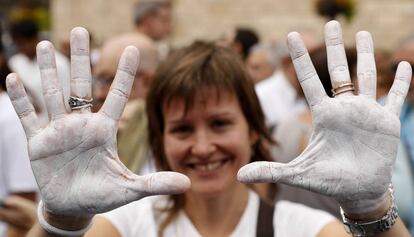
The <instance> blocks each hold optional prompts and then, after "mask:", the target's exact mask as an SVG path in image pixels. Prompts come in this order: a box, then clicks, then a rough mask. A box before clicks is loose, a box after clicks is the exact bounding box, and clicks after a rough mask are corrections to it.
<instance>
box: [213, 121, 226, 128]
mask: <svg viewBox="0 0 414 237" xmlns="http://www.w3.org/2000/svg"><path fill="white" fill-rule="evenodd" d="M228 125H230V121H227V120H214V121H212V122H211V126H212V127H213V128H224V127H226V126H228Z"/></svg>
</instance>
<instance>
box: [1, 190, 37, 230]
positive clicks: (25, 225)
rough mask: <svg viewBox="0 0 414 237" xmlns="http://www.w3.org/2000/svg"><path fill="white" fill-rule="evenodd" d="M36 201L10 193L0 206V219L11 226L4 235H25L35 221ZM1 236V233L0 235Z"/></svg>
mask: <svg viewBox="0 0 414 237" xmlns="http://www.w3.org/2000/svg"><path fill="white" fill-rule="evenodd" d="M36 207H37V202H35V201H33V200H30V199H27V198H23V197H21V196H18V195H10V196H8V197H7V198H6V199H5V200H4V201H3V205H2V207H0V220H3V221H4V222H6V223H8V225H9V226H10V227H11V230H9V233H8V234H6V236H4V237H12V236H13V237H25V236H26V235H27V233H28V232H29V230H30V229H31V228H32V227H33V225H34V224H35V223H36V222H37V215H36ZM2 236H3V235H2Z"/></svg>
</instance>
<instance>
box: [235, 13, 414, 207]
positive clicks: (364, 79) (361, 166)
mask: <svg viewBox="0 0 414 237" xmlns="http://www.w3.org/2000/svg"><path fill="white" fill-rule="evenodd" d="M325 42H326V47H327V54H328V68H329V72H330V76H331V82H332V85H333V88H339V89H336V91H337V92H340V91H341V90H342V89H344V90H345V92H343V93H339V94H337V95H336V96H335V98H329V97H328V96H327V95H326V94H325V91H324V89H323V87H322V84H321V82H320V80H319V78H318V75H317V74H316V71H315V69H314V67H313V65H312V62H311V59H310V57H309V54H308V52H307V50H306V48H305V46H304V44H303V42H302V40H301V38H300V36H299V34H298V33H296V32H293V33H290V34H289V36H288V47H289V51H290V54H291V57H292V60H293V63H294V65H295V70H296V73H297V75H298V79H299V81H300V83H301V86H302V89H303V91H304V93H305V96H306V99H307V101H308V103H309V106H310V108H311V111H312V116H313V132H312V136H311V140H310V142H309V145H308V146H307V148H306V149H305V151H304V152H303V153H302V154H301V155H299V156H298V157H297V158H296V159H295V160H293V161H291V162H290V163H288V164H281V163H277V162H257V163H252V164H248V165H246V166H245V167H243V168H242V169H240V171H239V174H238V178H239V180H240V181H242V182H247V183H251V182H281V183H285V184H288V185H292V186H297V187H301V188H304V189H308V190H311V191H314V192H318V193H320V194H324V195H328V196H332V197H333V198H335V199H336V200H337V201H338V202H339V203H340V205H341V206H342V208H344V210H345V211H346V212H347V213H369V212H371V211H374V210H377V209H378V208H380V207H383V206H386V205H388V201H389V200H388V199H389V197H388V192H387V190H388V186H389V184H390V182H391V173H392V169H393V165H394V161H395V158H396V153H397V148H398V142H399V136H400V122H399V118H398V115H399V112H400V109H401V106H402V103H403V101H404V99H405V96H406V94H407V91H408V88H409V84H410V80H411V67H410V64H408V63H406V62H402V63H400V65H399V67H398V70H397V74H396V77H395V81H394V84H393V86H392V88H391V90H390V92H389V95H388V100H387V103H386V105H385V106H381V105H379V104H378V103H377V102H376V100H375V99H376V98H375V97H376V69H375V61H374V53H373V49H374V47H373V43H372V39H371V35H370V34H369V33H368V32H359V33H358V34H357V35H356V44H357V51H358V65H357V74H358V86H359V87H358V91H359V94H358V95H354V94H353V93H352V91H347V89H350V88H351V87H350V86H346V83H350V82H351V79H350V75H349V70H348V66H347V61H346V55H345V50H344V45H343V41H342V33H341V28H340V25H339V23H338V22H336V21H331V22H329V23H327V24H326V27H325ZM344 84H345V85H344ZM276 109H277V108H276Z"/></svg>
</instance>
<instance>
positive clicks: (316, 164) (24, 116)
mask: <svg viewBox="0 0 414 237" xmlns="http://www.w3.org/2000/svg"><path fill="white" fill-rule="evenodd" d="M340 32H341V31H340V26H339V24H338V23H337V22H330V23H328V24H327V26H326V43H327V52H328V58H329V69H330V72H331V77H332V80H333V87H334V88H336V98H334V99H332V98H328V97H327V96H326V94H325V92H324V91H323V88H322V86H321V85H320V82H319V80H318V79H317V75H316V73H315V71H314V69H313V67H312V64H311V62H310V59H309V56H308V54H307V52H306V49H305V47H304V45H303V42H302V41H301V39H300V37H299V35H298V34H297V33H292V34H290V35H289V36H288V44H289V47H290V52H291V56H292V59H293V61H294V64H295V68H296V71H297V73H298V78H299V80H300V82H301V85H302V88H303V90H304V93H305V96H306V98H307V100H308V102H309V105H310V107H311V109H312V111H313V115H314V117H315V118H314V132H313V136H312V140H311V141H310V144H309V146H308V148H307V149H306V150H305V152H304V153H302V154H301V156H299V157H298V158H297V159H295V160H294V161H292V162H291V163H289V164H278V163H275V162H265V161H260V162H254V163H251V164H248V165H246V164H247V163H249V162H250V161H251V160H252V158H251V157H254V158H255V159H256V158H259V159H261V158H265V156H261V155H260V152H261V148H262V146H261V145H262V142H263V141H264V140H266V138H267V135H266V133H265V132H263V131H262V130H261V129H262V127H264V126H263V118H262V114H261V112H260V109H259V107H256V108H254V107H253V106H254V105H255V104H257V98H256V97H255V96H254V93H253V88H252V85H251V84H246V83H247V82H248V80H247V78H245V76H243V75H242V74H239V73H240V72H243V70H241V66H238V65H241V64H240V62H234V61H235V60H236V59H235V57H233V56H231V54H229V53H228V52H226V51H225V50H224V49H221V48H216V47H212V46H211V45H210V46H205V47H201V46H200V47H198V46H197V45H196V46H197V47H196V46H193V47H191V46H190V48H188V49H184V50H182V51H179V52H178V53H177V54H176V55H175V57H174V58H173V59H170V61H169V62H170V63H171V62H176V66H175V67H173V68H171V67H165V68H163V67H161V69H160V71H159V75H161V76H162V75H168V78H158V80H157V81H156V82H155V83H154V85H153V86H152V89H151V92H150V97H149V100H148V101H149V102H148V103H149V105H148V107H150V108H148V111H149V114H150V115H149V116H150V121H151V125H150V126H151V145H152V149H153V151H154V153H155V154H154V155H155V156H156V157H157V162H158V166H159V167H160V168H163V169H171V170H172V171H178V172H181V173H183V174H185V175H183V174H178V173H175V172H159V173H154V174H151V175H147V176H141V177H139V176H136V175H134V174H132V173H131V172H130V171H128V170H127V169H126V168H125V166H123V165H122V163H121V162H120V161H119V159H118V158H117V153H116V140H115V137H116V125H117V122H118V120H119V118H120V116H121V114H122V109H123V107H124V105H125V102H126V100H127V97H128V95H129V92H130V88H131V84H132V78H133V77H134V73H135V71H136V67H137V54H138V52H137V51H136V49H134V48H132V47H128V48H127V49H126V50H125V52H124V54H123V56H122V58H121V60H120V63H119V67H118V72H117V75H116V77H115V80H114V83H113V85H112V87H111V91H110V93H109V94H108V97H107V100H106V101H105V103H104V105H103V107H102V108H101V110H100V111H99V112H98V113H95V114H92V113H90V98H91V92H90V91H91V90H90V70H89V66H88V65H89V63H88V60H89V57H88V48H89V47H88V43H87V42H88V41H87V38H88V37H87V32H86V31H85V30H84V29H81V28H76V29H75V30H74V31H73V32H72V39H71V45H72V49H71V51H72V80H71V88H72V98H71V100H70V101H69V103H70V104H71V108H72V112H71V113H66V111H65V110H64V102H63V100H62V98H63V97H62V92H61V89H60V88H59V85H58V81H57V79H56V67H55V65H54V61H53V59H54V58H53V48H52V46H51V44H50V43H47V42H43V43H41V44H40V45H39V46H38V52H37V54H38V60H39V64H40V65H41V66H40V68H41V74H42V78H43V91H44V95H45V97H46V104H47V108H48V112H49V114H50V117H51V120H52V121H51V123H50V124H49V125H48V126H47V127H45V128H41V127H40V126H38V125H37V124H36V118H35V114H34V111H33V109H32V106H31V105H30V103H29V101H28V99H27V96H26V94H25V92H24V89H23V87H22V85H21V83H20V82H19V80H18V79H17V77H16V75H14V74H12V75H10V76H9V77H8V79H7V82H8V90H9V93H10V96H11V98H12V101H13V104H14V106H15V109H16V111H17V113H18V114H19V116H20V118H21V121H22V124H23V126H24V128H25V131H26V135H27V137H28V141H29V150H30V158H31V162H32V167H33V170H34V173H35V175H36V179H37V182H38V184H39V186H40V190H41V193H42V200H43V201H42V203H41V204H40V205H39V211H38V216H39V222H40V225H41V227H40V226H39V225H37V226H35V228H34V229H33V230H32V232H31V233H30V235H29V236H48V235H50V236H56V235H58V236H59V235H61V236H82V235H83V234H85V232H86V231H87V230H88V228H89V227H90V226H92V228H91V229H90V231H89V232H88V233H86V236H121V235H126V236H128V235H131V236H137V235H140V236H156V235H157V232H158V234H164V235H165V236H169V234H170V233H171V234H174V233H180V230H185V231H186V232H185V233H182V234H185V235H188V236H190V235H192V234H193V235H195V236H197V235H203V236H229V235H230V236H231V235H234V236H236V235H237V236H239V235H246V236H252V235H253V236H254V233H255V229H256V225H258V223H259V227H260V228H257V229H272V228H271V227H272V226H273V227H274V234H272V233H271V236H272V235H273V236H274V235H277V236H318V237H325V236H326V237H327V236H347V234H346V233H345V230H344V229H343V228H342V227H341V225H340V224H338V222H336V221H334V219H333V218H332V217H330V216H328V215H326V214H324V213H320V212H318V211H315V210H311V209H308V208H305V207H303V206H297V205H295V204H291V203H285V204H283V203H278V204H276V208H275V214H274V219H273V220H271V224H270V225H269V224H264V225H261V224H260V223H263V222H262V221H260V219H261V218H260V211H259V209H260V207H258V205H259V199H258V197H257V196H256V195H255V194H254V193H253V192H252V191H249V189H248V188H247V187H246V186H244V185H242V184H240V183H238V182H237V180H236V178H235V176H236V172H237V173H238V174H237V177H238V180H240V181H242V182H245V183H254V182H283V183H286V184H291V185H295V186H298V187H304V188H308V189H311V190H314V191H317V192H319V193H321V194H325V195H330V196H332V197H333V198H335V199H336V200H337V201H338V202H339V204H340V205H341V207H342V209H343V211H344V212H345V216H346V217H347V218H346V219H345V222H346V224H347V226H348V227H351V230H350V231H352V232H353V234H354V235H355V236H363V235H362V234H364V233H363V231H367V233H368V234H376V236H409V235H408V233H407V231H406V229H405V227H404V225H403V224H402V222H401V221H400V220H399V219H398V218H396V216H395V215H396V214H395V209H394V208H393V204H392V203H393V202H392V200H391V199H392V195H391V193H392V192H391V193H390V192H389V191H388V185H389V182H390V179H391V170H392V165H393V161H394V159H395V153H396V149H397V146H398V133H399V123H398V117H397V116H396V114H398V111H399V109H400V107H401V103H402V100H403V99H404V96H405V94H406V92H407V89H408V84H409V80H410V78H411V69H410V67H409V66H408V64H406V63H403V64H401V66H400V68H399V70H398V72H397V80H396V83H395V86H394V87H393V88H392V89H391V93H390V96H389V101H388V103H387V105H386V106H385V107H381V106H379V105H378V104H376V103H375V99H374V98H375V96H374V98H372V96H373V95H374V94H375V93H373V90H375V89H374V88H375V83H372V82H373V81H375V78H374V77H373V76H372V75H373V74H372V72H374V71H375V69H374V67H375V65H374V64H373V53H372V49H373V47H372V42H371V38H370V35H369V34H368V33H367V32H361V33H359V34H358V35H357V44H358V47H359V48H358V50H359V53H360V55H359V56H360V57H361V59H360V61H361V63H362V64H361V65H362V66H360V68H359V72H360V75H362V77H361V79H364V80H366V81H365V82H366V83H362V84H361V83H360V85H361V86H360V88H359V91H360V92H361V96H353V94H352V90H353V88H352V86H351V85H350V84H348V82H349V80H350V79H349V72H348V71H347V68H346V60H345V55H344V50H343V44H342V40H341V33H340ZM206 47H207V48H209V47H210V48H209V49H208V50H206ZM206 52H210V53H206ZM203 54H207V57H205V60H194V59H195V58H197V57H195V55H203ZM216 55H220V56H216ZM199 57H201V56H199ZM216 57H218V58H219V59H222V62H221V63H218V62H220V60H218V59H217V58H216ZM171 60H172V61H171ZM198 63H199V64H198ZM166 65H168V62H167V64H166ZM223 68H227V69H226V70H222V69H223ZM212 69H218V70H212ZM194 70H195V71H194ZM212 71H218V72H221V73H222V76H223V78H221V77H216V75H217V74H212V73H211V72H212ZM244 73H245V72H244ZM183 75H195V76H196V77H194V78H193V80H190V79H192V78H189V77H188V76H183ZM170 79H171V81H169V80H170ZM236 79H239V80H240V81H237V80H236ZM197 80H199V81H197ZM221 80H224V81H221ZM372 86H374V87H372ZM249 91H250V92H249ZM249 95H250V96H249ZM247 108H250V111H249V110H247ZM252 108H253V109H252ZM252 110H255V111H252ZM248 112H253V113H254V115H253V114H248ZM250 116H252V117H253V118H250ZM254 117H256V118H254ZM260 120H262V121H260ZM257 152H259V154H257ZM254 153H256V154H254ZM263 154H265V152H263ZM242 166H244V167H243V168H241V167H242ZM240 168H241V169H240ZM239 169H240V170H239ZM189 178H190V179H189ZM190 180H191V183H192V184H191V187H190ZM184 192H185V193H184ZM178 193H184V194H183V195H182V196H177V197H176V198H174V202H173V203H172V204H169V203H165V202H164V201H162V200H165V199H163V198H162V197H155V199H156V198H161V199H160V200H161V201H154V198H151V199H146V200H143V201H142V202H137V203H132V204H131V205H130V206H125V207H122V208H121V209H117V210H115V211H113V212H109V213H106V214H104V215H103V216H99V217H96V218H95V220H94V221H93V222H92V221H91V220H92V217H93V216H94V215H95V214H96V213H102V212H106V211H110V210H113V209H115V208H117V207H120V206H124V205H125V204H127V203H130V202H132V201H134V200H138V199H141V198H143V197H145V196H149V195H155V194H178ZM266 210H268V209H266ZM127 212H129V213H127ZM304 212H307V214H306V213H304ZM183 215H185V216H184V217H183ZM257 215H259V217H257ZM285 215H287V216H285ZM288 215H290V216H288ZM270 216H273V215H272V214H270ZM257 218H259V221H256V220H257ZM281 218H284V220H285V222H283V221H281V220H282V219H281ZM268 219H270V218H264V220H265V221H266V220H267V221H268ZM356 220H358V221H360V222H355V221H356ZM380 220H383V221H385V222H386V223H387V224H389V225H387V226H383V225H376V224H374V225H371V224H369V223H368V222H372V221H373V222H374V223H382V222H381V221H380ZM365 222H367V223H365ZM265 223H266V222H265ZM272 224H273V225H272ZM169 231H171V232H169ZM292 231H293V232H292ZM382 232H383V233H382ZM52 234H54V235H52ZM267 234H268V233H267ZM258 235H259V236H260V234H258ZM364 235H365V234H364Z"/></svg>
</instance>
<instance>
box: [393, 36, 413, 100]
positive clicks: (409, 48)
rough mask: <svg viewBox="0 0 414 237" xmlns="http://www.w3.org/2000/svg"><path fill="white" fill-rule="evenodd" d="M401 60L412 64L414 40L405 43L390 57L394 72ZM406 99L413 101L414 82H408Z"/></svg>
mask: <svg viewBox="0 0 414 237" xmlns="http://www.w3.org/2000/svg"><path fill="white" fill-rule="evenodd" d="M401 61H407V62H408V63H410V64H411V65H414V42H410V43H408V44H406V45H405V46H404V47H402V48H400V49H399V50H397V51H396V52H395V53H394V55H393V57H392V69H393V70H394V72H396V70H397V66H398V63H399V62H401ZM411 80H413V79H411ZM407 101H408V102H409V103H411V104H413V103H414V83H411V84H410V88H409V90H408V94H407Z"/></svg>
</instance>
